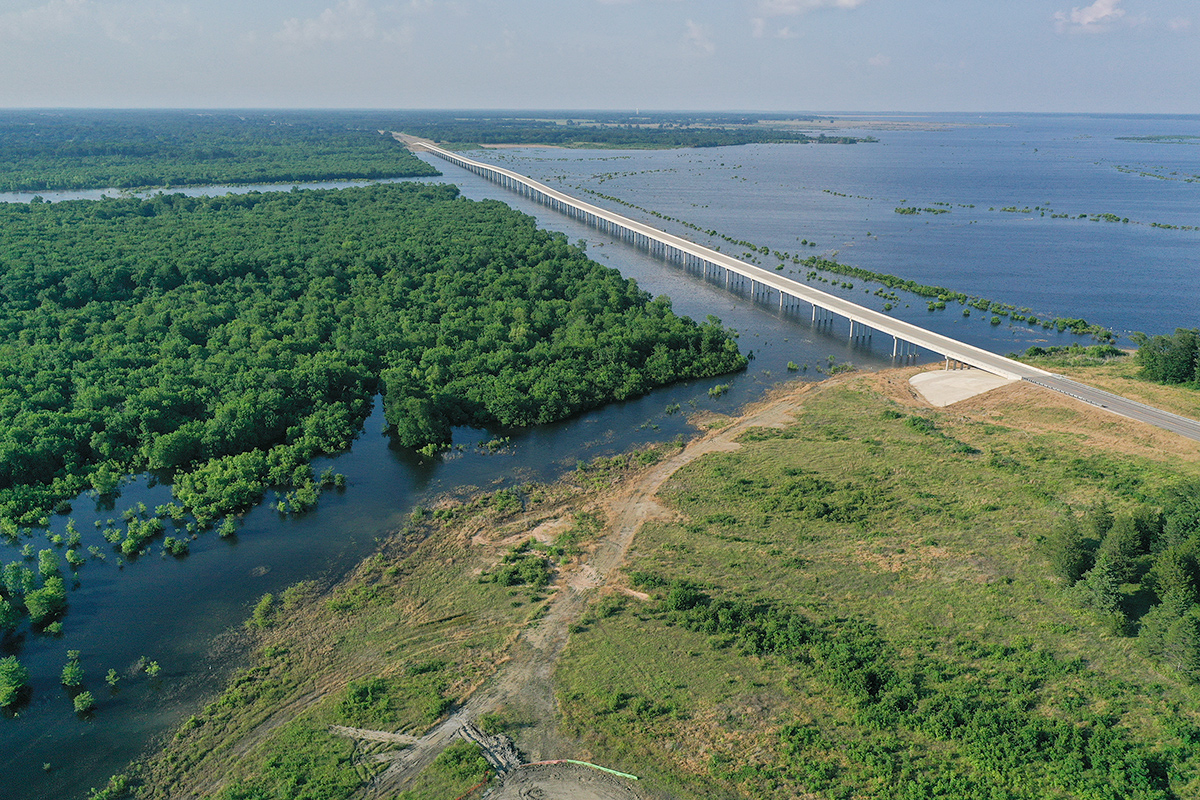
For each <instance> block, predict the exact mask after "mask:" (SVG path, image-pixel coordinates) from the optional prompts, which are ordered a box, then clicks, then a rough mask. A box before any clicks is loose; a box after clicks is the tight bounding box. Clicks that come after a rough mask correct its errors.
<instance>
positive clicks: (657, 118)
mask: <svg viewBox="0 0 1200 800" xmlns="http://www.w3.org/2000/svg"><path fill="white" fill-rule="evenodd" d="M400 124H402V125H403V128H402V130H403V132H404V133H407V134H410V135H413V136H420V137H422V138H425V139H432V140H434V141H437V142H447V143H451V144H531V145H532V144H544V145H560V146H571V145H585V146H586V145H594V146H603V147H617V148H620V147H657V148H672V147H721V146H729V145H741V144H758V143H798V144H809V143H813V144H856V143H858V142H873V141H876V140H875V139H874V138H872V137H865V138H858V137H853V136H826V135H825V134H823V133H822V134H818V135H816V136H812V135H810V134H806V133H801V132H799V131H793V130H788V129H785V128H781V127H772V126H769V125H768V126H763V125H760V124H759V118H757V117H744V116H737V115H702V116H694V115H669V114H657V115H645V116H641V115H612V114H609V115H599V116H595V115H589V116H588V118H587V119H586V120H585V121H582V122H578V121H575V120H566V121H556V120H548V119H533V118H526V117H500V116H490V115H486V116H471V117H458V118H453V117H450V116H449V115H447V116H446V117H424V118H422V117H417V116H412V117H404V118H402V119H401V121H400Z"/></svg>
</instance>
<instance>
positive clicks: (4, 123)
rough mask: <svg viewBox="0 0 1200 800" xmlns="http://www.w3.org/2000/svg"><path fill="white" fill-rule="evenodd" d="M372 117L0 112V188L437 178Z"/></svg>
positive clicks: (338, 114)
mask: <svg viewBox="0 0 1200 800" xmlns="http://www.w3.org/2000/svg"><path fill="white" fill-rule="evenodd" d="M381 122H382V120H370V119H363V118H361V117H359V116H354V115H350V114H347V113H345V112H286V111H270V112H267V111H258V112H249V111H246V112H231V111H226V112H195V111H192V112H187V111H0V191H9V192H15V191H34V192H36V191H48V190H73V189H105V188H118V189H133V188H142V187H169V186H194V185H204V184H246V183H291V182H309V181H323V180H348V179H359V178H363V179H370V178H397V177H409V176H423V175H437V174H438V172H437V170H435V169H434V168H433V167H431V166H429V165H428V164H426V163H425V162H423V161H421V160H420V159H418V158H416V157H414V156H413V155H412V154H411V153H409V152H408V151H407V150H406V149H405V148H404V147H403V146H401V145H400V144H399V143H398V142H396V141H395V140H394V139H393V138H392V137H391V135H389V134H386V133H380V131H381V130H385V129H386V126H381V125H380V123H381ZM372 123H374V126H372Z"/></svg>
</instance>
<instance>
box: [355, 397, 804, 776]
mask: <svg viewBox="0 0 1200 800" xmlns="http://www.w3.org/2000/svg"><path fill="white" fill-rule="evenodd" d="M812 388H813V387H812V385H804V386H799V387H796V386H793V387H789V388H788V389H787V390H786V391H785V392H784V393H782V394H779V395H776V396H773V397H770V398H768V399H767V400H765V401H763V402H761V403H758V404H756V405H754V406H751V407H749V408H747V409H746V410H745V412H744V413H743V415H742V416H740V417H738V418H737V419H735V420H734V421H733V422H731V423H730V424H729V425H727V426H725V427H723V428H720V429H718V430H713V431H710V432H709V433H707V434H705V435H704V436H702V437H700V438H698V439H696V440H694V441H692V442H691V443H689V444H688V445H687V446H686V447H684V449H683V450H681V451H679V452H678V453H676V454H675V455H674V456H672V457H671V458H668V459H666V460H665V461H663V462H661V463H659V464H657V465H655V466H654V467H652V468H651V469H649V470H648V471H646V472H642V473H640V474H639V475H637V476H635V477H634V478H632V479H631V480H630V481H629V482H628V483H626V484H625V485H623V486H621V487H619V488H618V489H616V490H614V491H613V492H611V493H610V494H609V495H607V496H606V497H605V498H603V505H604V506H605V508H606V510H607V517H608V519H607V524H606V525H605V528H604V530H603V531H602V533H601V535H600V539H599V541H598V542H597V546H596V548H595V550H594V551H593V553H592V555H591V556H590V558H588V559H587V560H586V561H585V562H584V563H583V564H582V565H580V566H579V567H578V568H576V569H575V570H574V571H573V572H571V573H569V574H565V575H562V576H560V580H559V582H558V590H557V593H556V594H555V595H554V597H553V598H552V599H551V601H550V603H549V607H548V610H547V613H546V614H545V616H543V617H542V618H541V619H540V620H538V621H536V622H535V623H533V624H532V625H531V626H530V627H528V628H527V629H526V630H524V631H523V632H522V633H521V635H520V636H519V637H518V639H517V641H516V642H515V644H514V645H513V648H512V651H511V652H510V654H509V659H508V660H507V661H506V662H505V663H504V664H503V665H502V666H501V667H500V668H499V670H498V671H497V673H496V674H495V675H494V676H493V677H492V679H491V680H490V681H489V682H488V683H487V684H486V685H485V686H484V687H483V688H482V689H481V690H480V691H478V692H476V693H475V694H474V695H473V696H472V697H471V698H470V699H468V700H467V702H466V703H465V704H464V705H463V706H461V707H460V708H459V709H457V710H456V711H455V712H454V713H453V714H451V715H450V717H449V718H448V719H446V720H445V721H443V722H442V723H441V724H439V725H438V726H436V727H435V728H434V729H433V730H431V731H430V732H429V733H427V734H426V735H425V736H424V737H422V738H421V739H420V740H419V741H417V742H416V744H414V745H413V746H412V747H411V748H410V749H408V750H405V751H402V752H398V753H396V754H394V755H393V756H392V757H390V758H388V759H387V760H390V761H391V765H390V766H389V767H388V769H387V770H386V771H385V772H383V773H382V774H381V775H380V776H379V777H378V778H377V779H376V780H375V781H374V783H373V784H372V787H371V793H372V794H373V795H374V796H377V797H385V796H391V795H393V794H395V793H396V792H398V791H400V790H402V789H404V788H405V787H406V786H407V785H408V784H409V782H410V781H411V780H412V779H413V778H414V777H416V775H417V774H419V773H420V772H421V771H422V770H423V769H425V768H426V767H427V766H429V764H430V763H432V761H433V759H435V758H436V757H437V755H438V753H440V752H441V751H442V750H443V749H444V748H445V747H446V746H447V745H448V744H449V743H450V742H451V741H452V740H453V739H454V737H455V736H457V735H460V731H461V730H462V728H463V726H464V725H465V724H467V723H469V722H471V721H472V720H474V719H476V718H477V717H478V716H479V715H481V714H485V713H487V712H490V711H495V710H497V709H499V708H502V707H503V708H505V709H507V710H508V712H509V713H511V714H513V715H514V716H516V717H518V718H521V719H527V720H533V721H534V724H533V725H532V726H531V727H530V728H527V729H524V730H522V732H521V734H520V740H519V745H520V746H521V750H522V752H523V754H524V756H525V757H526V759H527V760H529V761H540V760H543V759H556V758H568V757H572V756H573V755H576V753H575V752H574V751H575V749H576V745H575V744H574V743H573V742H570V741H566V740H564V739H563V737H562V736H561V735H560V734H559V733H558V729H557V721H556V720H557V715H556V711H557V708H556V704H555V699H554V680H553V676H554V668H555V665H556V664H557V662H558V658H559V656H560V655H561V654H562V651H563V648H564V647H565V646H566V644H567V638H568V635H569V628H570V625H571V624H572V623H573V622H576V621H577V620H578V619H579V618H580V617H582V616H583V614H584V612H585V611H586V610H587V606H588V604H589V603H590V602H591V600H592V598H593V597H594V596H595V595H596V593H597V590H598V589H600V588H601V587H603V586H605V585H606V584H609V583H611V582H612V581H613V580H615V578H616V575H617V572H618V570H619V569H620V567H621V565H622V564H623V563H624V561H625V557H626V555H627V554H628V552H629V548H630V546H631V545H632V543H633V540H634V537H635V536H636V535H637V532H638V531H639V530H640V529H641V527H642V524H643V523H644V522H645V521H646V520H647V519H651V518H653V517H654V516H655V515H656V514H660V513H662V512H663V509H662V507H661V506H660V505H659V504H658V503H657V501H656V500H655V496H656V495H657V493H658V490H659V489H660V488H661V487H662V485H663V484H664V483H666V481H667V480H668V479H669V478H670V477H671V476H672V475H674V474H675V473H676V472H677V471H678V470H679V469H681V468H683V467H684V466H686V465H687V464H690V463H691V462H693V461H695V460H696V459H698V458H700V457H701V456H703V455H705V454H707V453H712V452H718V451H728V450H735V449H737V448H738V447H740V445H739V444H738V443H737V441H736V440H737V438H738V437H739V436H740V435H741V434H742V433H744V432H745V431H747V430H749V429H750V428H756V427H782V426H784V425H786V424H787V423H788V422H789V421H790V420H791V418H792V415H793V413H794V412H795V410H796V409H797V408H798V407H799V406H800V404H801V402H802V399H803V396H804V395H805V394H807V393H808V392H809V391H811V389H812ZM539 776H541V777H540V778H539ZM585 779H586V780H585ZM510 781H512V786H513V787H520V788H513V789H512V791H516V792H519V793H518V794H511V793H502V794H501V795H499V796H500V797H509V796H511V797H533V796H544V797H547V798H550V797H560V796H561V797H595V798H600V799H601V800H603V799H605V798H627V797H628V798H637V797H640V795H639V794H638V793H637V792H636V790H635V789H634V788H632V785H630V786H625V785H624V783H623V782H622V781H621V780H620V779H613V778H608V777H607V776H606V777H604V778H597V777H596V773H594V772H593V771H591V770H587V769H586V768H582V771H580V768H574V767H571V768H565V767H564V768H560V769H548V768H547V769H542V768H540V767H539V768H535V767H523V768H521V769H520V770H517V771H515V772H513V773H511V774H510V776H509V777H508V778H506V779H505V781H504V783H503V784H502V787H503V789H504V792H509V785H510ZM539 781H541V782H540V783H539ZM588 787H591V789H589V788H588ZM614 787H615V788H614ZM531 789H537V791H541V792H542V793H543V794H541V795H537V794H536V793H535V794H530V793H529V792H530V791H531ZM593 789H594V790H595V791H593ZM618 790H619V791H618ZM589 792H591V793H589ZM605 792H607V793H605Z"/></svg>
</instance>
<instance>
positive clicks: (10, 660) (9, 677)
mask: <svg viewBox="0 0 1200 800" xmlns="http://www.w3.org/2000/svg"><path fill="white" fill-rule="evenodd" d="M28 685H29V671H28V670H27V669H25V667H23V666H21V662H20V661H17V657H16V656H8V657H7V658H0V707H3V708H7V707H9V706H11V705H13V704H15V703H16V702H17V700H18V699H20V696H21V692H22V691H23V690H24V689H25V687H26V686H28Z"/></svg>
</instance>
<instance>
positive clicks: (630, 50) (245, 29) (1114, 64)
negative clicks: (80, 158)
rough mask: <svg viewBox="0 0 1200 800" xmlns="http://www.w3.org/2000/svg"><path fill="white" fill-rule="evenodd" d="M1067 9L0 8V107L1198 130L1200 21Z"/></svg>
mask: <svg viewBox="0 0 1200 800" xmlns="http://www.w3.org/2000/svg"><path fill="white" fill-rule="evenodd" d="M1075 2H1081V0H1075ZM1082 3H1083V4H1080V5H1075V4H1074V3H1072V2H1071V0H719V1H718V0H394V1H393V0H287V2H282V1H281V0H0V107H10V108H13V107H16V108H30V107H87V108H388V109H391V108H414V109H447V108H449V109H467V108H471V109H563V110H571V109H574V110H583V109H606V110H632V109H642V110H696V111H699V110H731V111H779V112H792V111H795V112H801V111H812V112H825V113H832V112H853V111H864V112H866V111H875V112H887V111H906V112H938V111H959V112H1002V111H1027V112H1092V113H1170V114H1194V113H1200V2H1197V0H1095V2H1092V3H1090V4H1087V0H1082Z"/></svg>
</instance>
